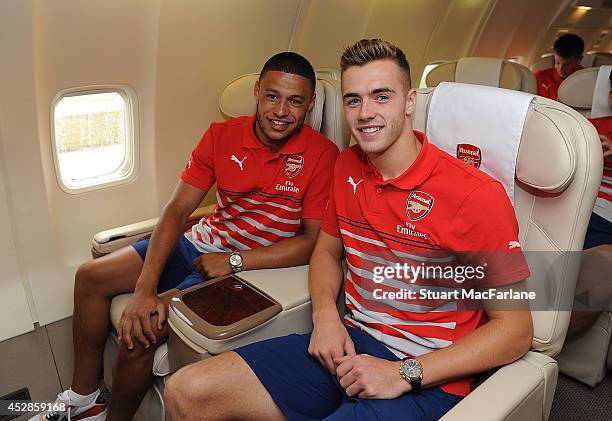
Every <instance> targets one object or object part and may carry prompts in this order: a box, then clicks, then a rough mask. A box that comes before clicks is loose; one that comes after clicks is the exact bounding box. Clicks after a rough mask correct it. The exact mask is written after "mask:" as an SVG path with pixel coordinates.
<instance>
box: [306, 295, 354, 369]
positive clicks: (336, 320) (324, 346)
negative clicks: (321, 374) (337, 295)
mask: <svg viewBox="0 0 612 421" xmlns="http://www.w3.org/2000/svg"><path fill="white" fill-rule="evenodd" d="M308 353H309V354H310V355H311V356H313V357H314V358H316V359H317V360H319V362H320V363H321V365H322V366H324V367H325V368H327V370H328V371H329V372H330V373H331V374H336V367H337V364H336V363H335V362H334V359H335V358H340V357H343V356H345V355H351V356H352V355H355V345H353V340H352V339H351V337H350V336H349V334H348V332H347V331H346V328H345V327H344V325H343V324H342V321H341V320H340V317H339V315H338V311H337V309H336V307H333V308H331V309H330V310H326V313H321V314H319V315H318V316H317V317H316V321H315V323H314V328H313V329H312V334H311V335H310V344H309V346H308Z"/></svg>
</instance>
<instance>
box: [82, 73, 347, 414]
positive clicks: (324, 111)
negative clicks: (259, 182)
mask: <svg viewBox="0 0 612 421" xmlns="http://www.w3.org/2000/svg"><path fill="white" fill-rule="evenodd" d="M330 72H331V70H329V71H324V72H321V73H320V74H319V73H317V84H316V91H315V93H316V101H315V105H314V107H313V109H312V111H311V112H310V113H309V115H308V116H307V119H306V124H309V125H310V126H311V127H313V128H314V129H316V130H318V131H320V132H321V133H323V134H324V135H325V136H327V137H328V138H330V139H331V140H332V141H334V143H336V145H338V148H339V149H340V150H342V149H344V148H345V147H346V146H347V145H348V141H349V137H350V133H349V130H348V128H347V126H346V123H345V120H344V117H343V115H342V95H341V93H340V82H339V80H337V79H334V77H333V75H332V74H330ZM258 76H259V75H258V74H256V73H253V74H248V75H244V76H241V77H238V78H236V79H234V80H232V81H231V82H230V83H228V85H227V86H226V87H225V89H224V90H223V91H222V93H221V95H220V98H219V109H220V111H221V113H222V114H223V115H224V117H226V118H232V117H236V116H240V115H249V114H253V113H254V112H255V99H254V98H253V86H254V84H255V81H256V80H257V78H258ZM208 197H211V194H209V195H208V196H207V198H208ZM212 197H214V195H213V196H212ZM214 206H215V203H204V206H203V207H201V208H199V209H198V210H197V211H196V212H194V214H193V215H192V217H191V218H190V221H191V222H192V223H195V222H197V221H199V219H200V218H201V217H203V216H205V215H207V214H209V213H210V212H212V210H213V209H214ZM157 220H158V219H157V218H153V219H149V220H146V221H142V222H139V223H135V224H130V225H126V226H123V227H118V228H113V229H110V230H107V231H103V232H100V233H98V234H96V235H95V236H94V239H93V242H92V255H93V257H94V258H96V257H100V256H103V255H105V254H108V253H111V252H113V251H115V250H118V249H119V248H121V247H124V246H126V245H129V244H132V243H134V242H136V241H139V240H140V239H143V238H147V237H148V236H150V234H151V232H152V231H153V228H154V227H155V224H156V223H157ZM273 272H274V271H273ZM245 273H246V272H245ZM252 273H253V275H252V276H254V277H255V278H257V277H258V276H259V277H261V276H264V277H265V274H266V273H267V272H266V271H252ZM281 275H282V276H283V279H286V277H289V278H292V277H297V278H302V279H304V280H306V279H307V276H308V274H307V267H306V266H301V267H298V268H289V269H283V272H282V273H281ZM246 276H249V275H246ZM307 293H308V289H307V287H306V290H305V291H300V294H299V295H300V296H303V295H304V294H306V295H307ZM131 295H132V294H122V295H119V296H117V297H115V299H113V303H112V305H111V314H110V318H111V323H112V325H113V327H114V328H115V329H116V328H117V327H118V326H119V320H120V318H121V314H122V312H123V309H124V308H125V306H126V305H127V303H128V301H129V299H130V297H131ZM280 302H281V303H282V304H283V305H284V306H285V307H284V308H285V309H289V310H290V311H289V312H284V313H283V315H284V316H285V315H286V314H287V313H289V315H288V316H287V319H288V320H289V323H287V324H286V327H284V328H283V329H285V330H281V333H290V332H292V331H297V330H303V331H307V330H309V329H311V325H310V316H308V318H307V320H303V318H302V317H296V314H302V313H303V314H308V315H309V314H310V302H309V300H307V299H304V300H301V301H299V300H298V301H291V296H289V297H287V299H286V300H283V299H281V300H280ZM296 320H299V321H300V323H301V325H302V326H303V327H302V329H299V328H298V327H297V326H296V323H295V321H296ZM272 332H274V331H272ZM269 336H275V334H274V333H269V334H268V337H269ZM116 353H117V337H116V335H115V333H112V334H111V336H110V337H109V339H108V340H107V343H106V347H105V352H104V381H105V384H106V386H107V388H108V389H109V390H110V388H111V387H112V364H113V361H114V359H115V356H116ZM175 368H177V367H175ZM171 372H172V370H171V365H170V363H169V359H168V346H167V343H165V344H163V345H161V346H160V347H159V348H158V349H157V350H156V352H155V358H154V364H153V373H154V374H155V376H156V378H155V381H154V385H153V387H151V388H150V389H149V391H148V392H147V395H146V396H145V398H144V400H143V403H142V404H141V406H140V408H139V410H138V412H137V414H136V416H135V419H142V420H163V419H164V417H165V415H164V407H163V400H162V396H163V389H164V385H165V380H166V378H167V376H168V375H169V374H171Z"/></svg>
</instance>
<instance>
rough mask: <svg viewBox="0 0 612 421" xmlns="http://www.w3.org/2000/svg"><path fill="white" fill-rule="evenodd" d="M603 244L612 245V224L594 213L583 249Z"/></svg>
mask: <svg viewBox="0 0 612 421" xmlns="http://www.w3.org/2000/svg"><path fill="white" fill-rule="evenodd" d="M602 244H612V222H610V221H608V220H607V219H605V218H602V217H601V216H599V215H597V214H596V213H592V214H591V219H590V220H589V226H588V227H587V232H586V238H585V239H584V247H583V248H584V250H586V249H590V248H593V247H597V246H600V245H602Z"/></svg>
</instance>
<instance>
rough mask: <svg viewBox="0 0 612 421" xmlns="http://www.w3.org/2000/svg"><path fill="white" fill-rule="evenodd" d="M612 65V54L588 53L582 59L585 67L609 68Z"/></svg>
mask: <svg viewBox="0 0 612 421" xmlns="http://www.w3.org/2000/svg"><path fill="white" fill-rule="evenodd" d="M610 64H612V53H608V52H598V53H586V54H585V55H584V57H582V66H584V67H599V66H608V65H610Z"/></svg>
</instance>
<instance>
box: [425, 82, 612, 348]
mask: <svg viewBox="0 0 612 421" xmlns="http://www.w3.org/2000/svg"><path fill="white" fill-rule="evenodd" d="M474 88H476V87H474ZM434 90H435V89H434V88H426V89H421V90H419V91H418V99H417V110H416V112H415V115H414V118H413V124H414V126H415V129H416V130H422V131H425V132H426V131H427V121H428V118H430V117H431V116H429V115H428V112H429V103H430V100H431V97H432V95H433V92H434ZM508 94H511V95H514V93H512V92H508ZM517 94H518V93H517ZM488 108H489V109H487V110H483V113H482V114H481V115H478V113H476V114H475V115H473V118H472V119H471V120H470V121H465V124H479V122H481V121H484V119H486V118H487V114H486V113H487V112H497V110H496V109H493V110H491V109H490V108H491V107H488ZM499 112H502V111H499ZM489 115H490V114H489ZM601 171H602V164H601V147H600V145H599V137H598V135H597V132H596V131H595V129H594V128H593V126H592V125H591V124H590V123H589V122H588V121H587V120H586V119H584V117H582V116H581V115H580V114H578V113H577V112H575V111H574V110H572V109H571V108H569V107H567V106H565V105H563V104H561V103H558V102H555V101H552V100H549V99H546V98H542V97H534V99H533V100H532V102H531V104H530V106H529V109H528V111H527V117H526V119H525V123H524V126H523V132H522V135H521V140H520V145H519V152H518V158H517V163H516V171H515V185H514V209H515V213H516V217H517V220H518V223H519V229H520V233H519V241H520V243H521V245H522V248H523V251H524V252H525V255H526V257H527V260H528V262H529V267H530V270H531V277H530V278H529V280H528V288H529V290H530V291H534V292H536V294H537V297H538V298H537V299H536V300H535V302H534V303H532V316H533V322H534V337H533V342H532V349H533V350H536V351H540V352H543V353H545V354H547V355H550V356H554V355H556V354H557V353H558V352H559V351H560V349H561V347H562V345H563V341H564V339H565V334H566V331H567V326H568V323H569V317H570V313H571V306H572V302H573V298H574V290H575V284H576V280H577V276H578V269H579V261H580V260H579V258H580V256H579V255H580V253H578V252H576V251H579V250H581V249H582V244H583V241H584V236H585V232H586V228H587V225H588V221H589V217H590V215H591V211H592V209H593V204H594V202H595V197H596V194H597V190H598V188H599V181H600V177H601ZM534 304H535V308H534ZM544 304H546V305H544Z"/></svg>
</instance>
